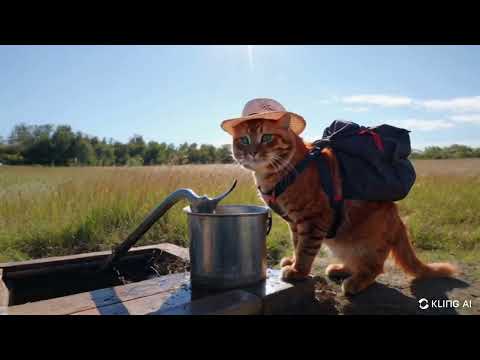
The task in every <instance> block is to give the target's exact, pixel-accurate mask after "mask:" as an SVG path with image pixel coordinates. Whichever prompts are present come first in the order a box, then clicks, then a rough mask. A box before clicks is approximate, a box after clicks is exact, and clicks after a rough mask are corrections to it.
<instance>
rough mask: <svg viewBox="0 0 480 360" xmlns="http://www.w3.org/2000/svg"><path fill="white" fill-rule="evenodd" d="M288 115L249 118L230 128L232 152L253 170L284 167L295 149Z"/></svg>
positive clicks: (243, 164) (245, 165) (246, 166)
mask: <svg viewBox="0 0 480 360" xmlns="http://www.w3.org/2000/svg"><path fill="white" fill-rule="evenodd" d="M289 120H290V117H289V115H286V116H284V117H283V118H282V119H280V120H278V121H271V120H263V119H259V120H250V121H245V122H243V123H240V124H239V125H237V126H235V127H234V128H233V156H234V158H235V159H236V160H237V161H238V162H239V163H240V164H241V165H242V166H243V167H245V168H247V169H249V170H253V171H256V172H262V171H272V170H278V169H280V168H283V167H284V166H285V165H286V164H288V162H289V161H290V160H291V158H292V156H293V154H294V152H295V135H294V134H293V133H292V131H291V130H289Z"/></svg>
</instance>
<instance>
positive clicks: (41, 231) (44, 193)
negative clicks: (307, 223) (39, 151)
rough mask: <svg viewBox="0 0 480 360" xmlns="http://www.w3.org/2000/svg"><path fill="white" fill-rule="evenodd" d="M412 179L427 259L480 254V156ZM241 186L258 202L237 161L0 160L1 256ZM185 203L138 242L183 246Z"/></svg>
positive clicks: (93, 240) (95, 245)
mask: <svg viewBox="0 0 480 360" xmlns="http://www.w3.org/2000/svg"><path fill="white" fill-rule="evenodd" d="M415 167H416V169H417V175H418V180H417V182H416V184H415V186H414V188H413V190H412V192H411V193H410V195H409V196H408V197H407V198H406V199H405V200H403V201H401V202H399V206H400V210H401V214H402V216H403V217H404V218H405V220H406V221H407V224H408V226H409V228H410V232H411V235H412V239H413V241H414V244H415V246H416V248H417V249H418V250H419V252H420V256H421V257H422V258H423V259H426V260H434V259H435V260H436V259H442V260H456V261H462V262H465V263H470V264H476V263H477V262H478V261H479V260H480V159H468V160H417V161H415ZM235 178H236V179H238V180H239V184H238V185H237V188H236V189H235V191H234V192H233V193H232V194H231V195H230V196H229V197H228V198H227V199H226V200H225V201H224V203H225V204H229V203H230V204H262V202H261V201H260V200H259V198H258V197H257V195H256V193H255V186H254V183H253V179H252V177H251V175H250V173H249V172H247V171H246V170H243V169H241V168H240V167H238V166H236V165H188V166H171V167H168V166H160V167H138V168H100V167H98V168H95V167H85V168H49V167H9V166H2V167H0V262H1V261H15V260H24V259H30V258H40V257H46V256H57V255H66V254H74V253H80V252H88V251H98V250H105V249H110V248H111V247H112V246H113V245H114V244H116V243H118V242H120V241H122V240H123V239H124V238H125V237H126V236H127V235H128V234H129V232H130V231H132V230H133V229H134V228H135V227H136V226H137V225H138V224H139V223H140V222H141V221H142V219H143V218H144V216H145V215H146V214H147V213H148V212H149V211H151V210H152V209H153V208H154V207H155V206H156V204H158V203H159V202H161V201H162V200H163V199H164V197H165V196H167V195H168V194H169V193H171V192H173V191H175V190H176V189H178V188H181V187H188V188H192V189H193V190H194V191H195V192H197V193H198V194H200V195H203V194H207V195H209V196H214V195H216V194H218V193H220V192H223V191H224V190H225V189H227V188H228V187H229V185H230V184H231V183H232V181H233V179H235ZM186 205H187V203H186V202H182V203H180V204H178V205H177V206H176V207H174V208H173V209H171V210H170V211H169V212H168V213H167V214H166V215H165V216H164V218H162V219H161V221H160V222H159V223H157V224H156V225H155V226H154V227H153V228H152V229H151V230H150V231H149V232H148V233H147V234H146V235H145V237H144V239H142V241H141V242H139V243H138V245H145V244H153V243H158V242H162V241H169V242H173V243H176V244H180V245H184V246H185V245H187V244H188V239H187V237H188V236H187V227H186V216H185V215H184V214H183V213H182V208H183V207H184V206H186ZM268 249H269V259H270V262H271V264H275V263H276V262H277V261H278V260H279V259H280V257H281V256H282V255H284V254H286V253H287V252H289V251H290V249H291V245H290V239H289V233H288V229H287V225H286V224H285V223H284V222H283V220H281V219H280V218H278V217H276V216H275V217H274V226H273V229H272V232H271V234H270V236H269V238H268Z"/></svg>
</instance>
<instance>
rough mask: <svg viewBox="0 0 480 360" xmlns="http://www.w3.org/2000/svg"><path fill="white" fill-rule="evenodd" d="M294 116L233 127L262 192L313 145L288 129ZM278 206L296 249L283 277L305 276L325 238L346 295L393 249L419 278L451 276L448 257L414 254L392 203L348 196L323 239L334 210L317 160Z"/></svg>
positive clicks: (238, 154) (241, 158)
mask: <svg viewBox="0 0 480 360" xmlns="http://www.w3.org/2000/svg"><path fill="white" fill-rule="evenodd" d="M289 119H290V117H289V116H288V115H286V116H284V117H283V118H282V119H280V120H278V121H271V120H264V119H260V120H250V121H246V122H242V123H240V124H238V125H236V126H235V127H234V128H233V155H234V157H235V159H236V160H237V161H238V162H239V163H240V164H241V165H242V166H244V167H245V168H247V169H250V170H252V171H253V172H254V177H255V181H256V184H257V186H259V188H260V190H261V191H262V192H264V193H265V192H268V191H269V190H271V189H273V188H274V187H275V185H276V184H277V182H278V181H279V180H280V179H282V178H283V176H285V175H286V174H287V173H288V172H289V171H291V170H292V169H293V167H294V166H295V165H296V164H297V163H298V162H299V161H301V160H302V159H303V158H304V157H305V155H306V154H307V153H308V151H309V149H310V147H311V145H310V144H306V143H304V142H303V140H302V139H301V138H300V137H299V136H298V135H297V134H295V133H294V132H293V131H292V130H291V129H290V128H289V121H290V120H289ZM323 154H324V155H325V156H327V158H328V161H329V163H330V171H331V172H332V174H333V178H334V182H335V183H336V184H339V181H340V178H339V170H338V165H337V162H336V158H335V155H334V154H333V152H332V151H331V150H330V149H328V148H327V149H324V150H323ZM276 205H277V206H276V207H275V209H274V210H275V211H276V212H277V213H279V215H281V216H282V217H283V218H284V219H285V220H286V221H288V224H289V226H290V230H291V235H292V239H293V245H294V249H295V250H294V254H293V255H292V256H291V257H288V258H284V259H282V261H281V266H282V276H283V278H284V279H292V280H293V279H301V278H305V277H306V276H308V275H309V273H310V271H311V268H312V263H313V260H314V258H315V256H316V255H317V253H318V251H319V249H320V247H321V245H322V243H323V244H325V245H326V246H327V247H328V248H329V249H330V250H331V252H332V253H333V254H334V255H335V257H337V258H338V259H340V261H341V263H339V264H330V265H329V266H328V267H327V269H326V274H327V275H328V276H340V277H348V278H347V279H346V280H345V281H344V282H343V284H342V290H343V292H344V293H345V294H356V293H358V292H360V291H362V290H364V289H365V288H367V287H368V286H369V285H371V284H372V283H373V282H374V281H375V279H376V277H377V276H378V275H379V274H381V273H382V272H383V265H384V262H385V260H386V259H387V257H388V255H389V253H390V252H391V253H392V254H393V257H394V259H395V260H396V263H397V264H398V265H400V267H401V268H402V269H403V270H404V271H405V272H407V273H408V274H410V275H413V276H414V277H437V276H438V277H441V276H451V275H452V274H453V273H454V271H455V269H454V267H453V266H452V265H450V264H448V263H432V264H424V263H422V262H421V261H420V260H419V259H418V258H417V257H416V255H415V252H414V250H413V248H412V245H411V244H410V241H409V238H408V235H407V230H406V227H405V225H404V224H403V222H402V220H401V219H400V216H399V214H398V210H397V206H396V204H395V203H394V202H373V201H368V202H367V201H348V200H345V203H344V208H343V218H342V223H341V224H340V227H339V228H338V231H337V233H336V237H335V238H332V239H328V238H326V234H327V231H328V229H329V227H330V226H331V224H332V222H333V220H334V215H333V210H332V208H331V207H330V203H329V201H328V197H327V195H326V193H325V192H324V191H323V189H322V185H321V181H320V177H319V174H318V168H317V166H316V165H315V164H314V163H310V164H309V165H308V167H307V168H306V169H305V170H304V171H303V172H301V173H300V174H299V176H298V177H297V178H296V180H295V182H294V183H293V184H291V185H290V186H288V187H287V189H286V190H285V191H284V192H283V193H282V194H281V195H280V196H279V197H278V198H277V199H276Z"/></svg>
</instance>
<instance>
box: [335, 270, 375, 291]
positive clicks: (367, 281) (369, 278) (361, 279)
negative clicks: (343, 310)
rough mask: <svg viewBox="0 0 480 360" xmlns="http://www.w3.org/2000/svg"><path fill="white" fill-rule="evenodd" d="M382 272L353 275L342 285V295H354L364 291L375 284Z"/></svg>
mask: <svg viewBox="0 0 480 360" xmlns="http://www.w3.org/2000/svg"><path fill="white" fill-rule="evenodd" d="M381 272H382V271H362V272H358V273H354V274H353V275H352V276H350V277H349V278H347V279H345V280H344V281H343V283H342V292H343V294H344V295H355V294H358V293H359V292H361V291H363V290H365V289H366V288H368V287H369V286H370V285H372V284H373V283H374V282H375V279H376V278H377V276H378V275H380V274H381Z"/></svg>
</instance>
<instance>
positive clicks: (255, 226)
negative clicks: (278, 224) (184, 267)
mask: <svg viewBox="0 0 480 360" xmlns="http://www.w3.org/2000/svg"><path fill="white" fill-rule="evenodd" d="M183 210H184V211H185V212H186V213H187V217H188V228H189V238H190V277H191V284H192V287H201V288H210V289H230V288H236V287H242V286H246V285H251V284H254V283H257V282H259V281H262V280H265V279H266V276H267V260H266V254H267V245H266V237H267V235H268V233H269V232H270V229H271V224H272V218H271V213H270V211H269V209H268V208H267V207H262V206H253V205H225V206H217V208H216V210H215V212H214V213H198V212H192V211H191V209H190V206H187V207H185V208H184V209H183Z"/></svg>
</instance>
